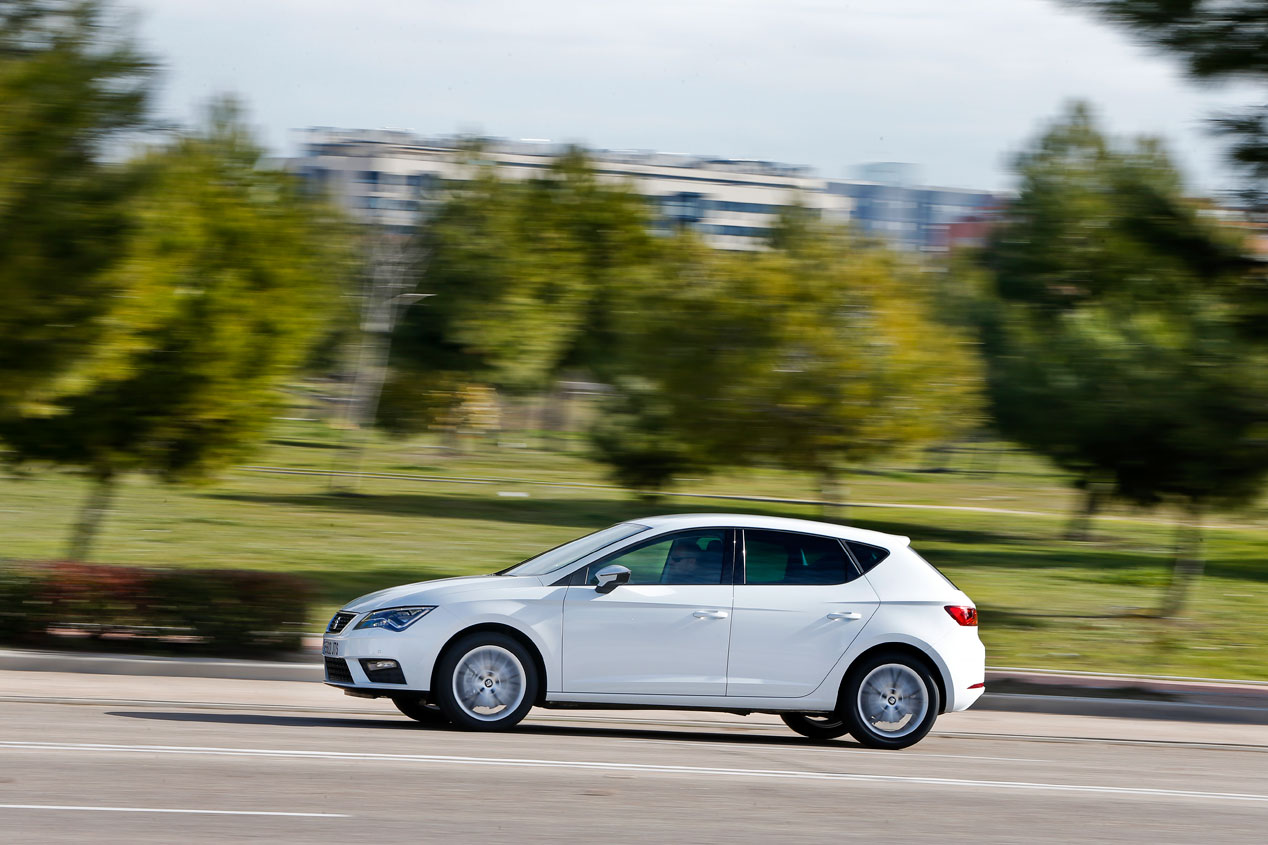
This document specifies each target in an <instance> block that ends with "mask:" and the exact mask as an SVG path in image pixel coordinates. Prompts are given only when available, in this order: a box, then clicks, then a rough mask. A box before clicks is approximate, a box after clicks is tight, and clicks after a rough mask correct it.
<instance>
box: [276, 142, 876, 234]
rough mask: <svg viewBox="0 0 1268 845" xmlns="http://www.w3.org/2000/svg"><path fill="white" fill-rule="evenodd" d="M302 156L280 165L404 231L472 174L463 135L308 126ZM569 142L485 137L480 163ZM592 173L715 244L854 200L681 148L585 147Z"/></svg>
mask: <svg viewBox="0 0 1268 845" xmlns="http://www.w3.org/2000/svg"><path fill="white" fill-rule="evenodd" d="M300 141H301V150H302V152H301V155H300V156H299V157H298V158H295V159H290V160H289V161H288V162H287V165H288V166H289V167H291V168H292V169H294V170H296V171H297V172H298V173H300V174H301V175H302V176H303V177H304V178H305V179H307V180H308V181H309V182H310V183H311V184H313V185H315V186H318V187H320V188H322V189H324V190H326V191H328V192H329V193H330V194H331V196H333V197H334V198H335V199H336V201H338V202H339V203H340V204H341V205H343V206H344V207H345V208H346V209H348V211H349V212H350V213H351V214H352V215H353V216H354V218H355V219H358V220H360V221H362V222H365V223H373V224H377V225H379V226H384V227H387V228H389V229H400V230H401V231H406V230H408V229H409V228H410V227H412V226H413V224H414V222H415V221H416V220H417V218H418V216H419V214H420V213H422V212H423V211H424V210H425V208H426V204H427V203H428V202H430V201H433V198H434V196H435V194H436V188H438V187H439V186H440V185H442V184H444V183H447V182H454V181H462V180H465V179H470V178H472V175H473V174H474V172H475V169H474V168H473V167H472V166H471V165H470V164H468V163H467V160H468V158H469V156H468V155H467V154H466V152H465V151H464V149H463V146H462V139H459V138H453V137H441V138H424V137H421V136H418V135H415V134H413V133H409V132H401V131H394V130H344V129H321V128H318V129H308V130H304V131H303V132H302V133H301V139H300ZM565 150H566V146H565V145H562V144H555V143H552V142H550V141H537V140H524V141H506V140H498V139H483V143H482V146H481V150H480V159H481V163H482V165H486V166H491V167H493V168H494V170H495V171H496V172H497V174H498V175H499V176H501V177H502V178H506V179H527V178H530V177H532V176H533V175H535V174H538V173H541V172H542V171H543V170H544V169H545V168H548V167H550V165H551V162H552V161H553V160H554V159H555V158H556V157H558V156H559V155H560V154H561V153H563V152H564V151H565ZM589 155H590V157H591V162H592V164H593V166H594V168H595V170H596V173H597V174H598V178H599V179H600V180H603V181H605V182H610V183H614V184H615V183H623V184H626V185H628V186H629V187H630V188H631V190H633V191H635V192H636V193H638V194H640V195H642V196H644V197H646V198H647V200H648V202H649V205H650V207H651V209H652V216H653V227H654V228H655V229H657V230H660V231H669V230H672V229H674V228H676V227H680V226H687V227H690V228H692V229H694V230H695V231H696V232H698V233H699V234H700V236H701V237H702V238H703V239H704V241H705V242H706V243H708V244H710V245H712V246H714V247H718V248H722V249H735V250H754V249H760V248H762V246H763V245H764V244H765V243H766V241H767V238H768V237H769V235H770V232H771V229H772V227H773V226H774V225H775V222H776V220H777V219H778V216H779V214H780V212H781V211H782V210H783V209H785V208H788V207H789V206H792V205H801V206H804V207H806V208H809V209H812V210H813V211H815V212H816V213H818V214H819V215H820V216H822V217H823V218H824V219H828V220H836V221H840V222H845V221H847V220H849V219H850V216H851V209H852V205H853V202H852V199H851V198H850V197H849V196H847V195H845V194H842V193H833V192H831V191H829V190H828V182H827V181H826V180H825V179H822V178H820V177H818V176H815V175H814V174H813V173H811V172H810V170H809V169H808V168H804V167H799V166H794V165H786V164H778V163H775V162H767V161H750V160H737V159H719V158H708V157H703V156H693V155H685V154H678V153H656V152H647V151H619V150H591V151H589Z"/></svg>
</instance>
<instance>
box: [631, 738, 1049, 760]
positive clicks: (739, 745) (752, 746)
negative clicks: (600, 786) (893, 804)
mask: <svg viewBox="0 0 1268 845" xmlns="http://www.w3.org/2000/svg"><path fill="white" fill-rule="evenodd" d="M617 741H618V742H625V743H629V744H631V745H641V744H646V745H685V746H687V747H689V748H701V747H704V748H717V749H719V750H730V749H742V750H758V751H778V750H788V751H795V752H797V753H798V754H802V753H805V752H807V751H814V752H817V753H819V754H864V755H867V756H869V757H872V758H873V759H876V760H924V759H926V758H928V757H939V758H946V759H948V760H991V761H995V762H1004V763H1051V762H1053V761H1051V760H1043V759H1041V758H1038V757H979V756H975V755H971V754H930V753H926V752H923V751H922V752H917V753H910V752H909V753H906V754H903V755H902V756H894V755H892V754H889V753H887V752H885V751H868V750H866V749H863V748H815V747H813V746H800V745H794V744H793V743H791V742H790V743H787V744H784V745H770V744H765V743H760V742H713V741H710V740H707V739H697V740H688V739H621V740H617Z"/></svg>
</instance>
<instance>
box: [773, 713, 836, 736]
mask: <svg viewBox="0 0 1268 845" xmlns="http://www.w3.org/2000/svg"><path fill="white" fill-rule="evenodd" d="M779 718H781V719H783V720H784V724H785V725H787V726H788V727H790V728H792V729H793V730H794V731H796V732H797V733H799V734H801V735H802V736H805V737H809V738H810V739H836V738H837V737H839V736H844V735H845V734H847V733H849V732H850V729H849V728H848V727H846V724H845V720H844V719H842V718H840V717H839V716H836V715H829V716H820V715H816V714H813V713H781V714H780V716H779Z"/></svg>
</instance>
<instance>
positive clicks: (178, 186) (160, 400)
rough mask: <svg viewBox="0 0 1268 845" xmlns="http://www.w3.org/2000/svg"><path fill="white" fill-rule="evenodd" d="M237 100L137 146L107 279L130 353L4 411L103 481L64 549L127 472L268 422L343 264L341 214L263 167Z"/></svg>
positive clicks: (233, 445)
mask: <svg viewBox="0 0 1268 845" xmlns="http://www.w3.org/2000/svg"><path fill="white" fill-rule="evenodd" d="M259 158H260V149H259V148H258V147H257V146H256V145H255V144H254V143H253V142H252V140H251V139H250V137H249V133H248V132H247V130H246V129H245V127H244V125H243V123H242V121H241V118H240V116H239V114H238V111H237V108H236V107H235V106H234V105H233V104H232V103H229V102H220V103H217V104H216V105H214V106H213V107H212V108H211V110H210V111H209V116H208V120H207V123H206V125H205V126H203V127H202V128H200V129H199V130H197V131H195V132H191V133H185V134H181V135H180V136H178V137H177V138H176V139H175V140H173V141H172V142H171V143H170V144H167V145H164V146H162V147H159V148H156V149H153V150H151V151H149V152H147V153H146V154H144V155H143V156H142V157H141V158H140V159H139V161H137V162H135V165H134V166H135V169H136V171H137V172H138V173H139V174H140V176H141V178H142V179H143V183H144V185H145V189H144V191H143V192H142V193H141V194H140V195H139V196H138V197H137V198H135V199H134V201H133V203H132V205H131V207H130V209H129V213H130V218H131V219H130V220H129V230H130V232H131V235H130V237H129V239H128V242H127V245H126V250H125V252H124V255H123V257H122V259H121V260H120V261H119V262H118V263H117V264H116V265H115V266H114V267H112V268H111V270H110V273H109V284H110V285H111V287H112V288H113V289H115V290H117V291H119V294H118V296H120V297H121V298H123V299H124V300H126V301H127V302H129V303H132V305H130V306H128V307H127V308H122V309H120V310H118V311H116V312H115V314H116V316H119V315H120V314H124V313H126V314H127V318H128V320H129V323H130V331H129V334H130V336H131V337H132V343H131V344H130V345H129V346H128V347H127V349H126V355H123V356H121V357H122V359H123V360H122V362H121V366H119V367H117V368H116V369H115V370H114V371H112V372H111V373H109V374H104V375H102V376H101V377H100V378H98V379H97V381H95V382H94V383H93V384H92V385H91V386H90V387H89V388H87V389H85V390H82V391H79V392H76V393H72V394H69V395H66V396H63V397H61V398H60V399H59V401H58V404H57V407H56V409H55V412H54V413H52V414H48V413H43V414H40V415H31V414H27V415H21V414H19V415H17V416H14V417H11V418H9V419H6V420H3V421H0V439H3V440H4V441H5V443H6V444H7V445H8V446H9V448H10V450H11V451H10V457H11V458H13V459H14V460H18V461H46V462H52V463H57V464H63V465H71V466H78V467H81V468H83V469H84V471H85V472H86V473H87V474H88V475H89V476H90V477H91V478H92V479H93V480H94V481H95V485H94V489H93V491H92V492H91V494H90V496H89V498H88V500H87V502H86V503H85V506H84V509H83V512H82V513H81V516H80V519H79V522H78V525H77V527H76V530H75V534H74V537H73V539H72V542H71V548H70V556H71V557H72V558H82V557H84V556H85V555H86V554H87V552H88V549H89V544H90V542H91V540H92V537H93V534H94V532H95V530H96V527H97V524H98V522H99V520H100V518H101V516H102V513H103V511H104V509H105V507H106V505H107V503H108V502H109V499H110V495H111V492H112V490H113V486H114V482H115V480H116V479H117V478H118V476H119V475H121V474H123V473H126V472H132V471H141V472H148V473H151V474H153V475H155V476H157V477H159V478H161V479H163V480H166V481H190V480H199V479H203V478H206V477H208V476H209V475H211V474H212V473H214V472H215V471H216V470H218V469H220V468H222V467H224V466H226V465H227V464H229V463H230V462H232V461H235V460H238V459H240V457H241V456H242V455H243V453H244V452H245V451H246V450H248V449H249V448H250V447H251V446H252V445H254V444H255V443H256V442H258V440H259V439H260V438H261V437H262V434H263V432H264V431H265V430H266V428H267V427H268V426H269V424H270V422H271V420H272V419H273V416H274V415H275V413H276V411H277V408H278V406H279V404H280V401H281V396H280V390H279V388H280V387H281V386H282V385H283V384H285V382H286V380H287V379H288V378H289V377H290V376H291V374H292V372H293V371H294V369H295V368H296V367H297V366H298V365H299V364H301V363H302V362H303V360H304V358H305V355H306V354H307V352H308V347H309V344H310V342H311V340H312V339H313V338H314V337H316V336H317V334H318V333H319V332H320V331H321V329H322V328H323V326H324V324H325V322H326V319H325V318H326V315H327V314H328V313H329V312H330V310H331V309H332V307H333V301H334V299H335V282H336V280H337V279H339V278H340V276H342V275H343V274H344V273H345V272H346V270H347V261H346V250H345V248H344V243H345V242H344V239H343V237H342V234H343V232H342V229H341V227H340V225H339V223H338V221H337V220H336V219H335V217H334V216H333V214H332V213H331V212H329V211H328V210H327V209H326V208H325V207H323V206H321V205H318V204H317V203H315V202H314V201H313V200H312V199H311V198H310V197H308V196H307V195H306V194H305V193H304V192H303V191H302V189H301V187H300V185H299V184H298V182H297V181H296V180H295V179H294V178H293V177H292V176H290V175H289V174H286V173H281V172H277V171H270V170H264V169H261V168H260V167H259Z"/></svg>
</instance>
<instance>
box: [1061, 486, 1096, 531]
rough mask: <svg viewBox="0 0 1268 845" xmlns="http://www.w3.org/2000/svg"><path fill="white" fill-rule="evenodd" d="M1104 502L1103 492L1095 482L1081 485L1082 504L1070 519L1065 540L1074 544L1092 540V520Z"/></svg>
mask: <svg viewBox="0 0 1268 845" xmlns="http://www.w3.org/2000/svg"><path fill="white" fill-rule="evenodd" d="M1104 501H1105V492H1104V491H1103V490H1102V489H1101V485H1100V484H1098V483H1097V482H1095V481H1090V480H1088V481H1085V482H1084V484H1083V503H1082V505H1081V506H1080V507H1079V509H1078V510H1077V511H1075V512H1074V515H1073V516H1072V517H1071V518H1070V524H1069V526H1068V527H1067V528H1066V532H1065V538H1066V539H1067V540H1069V541H1071V542H1074V543H1086V542H1088V541H1090V540H1091V539H1092V520H1093V519H1095V518H1096V515H1097V514H1098V513H1099V512H1100V510H1101V506H1102V504H1104Z"/></svg>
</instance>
